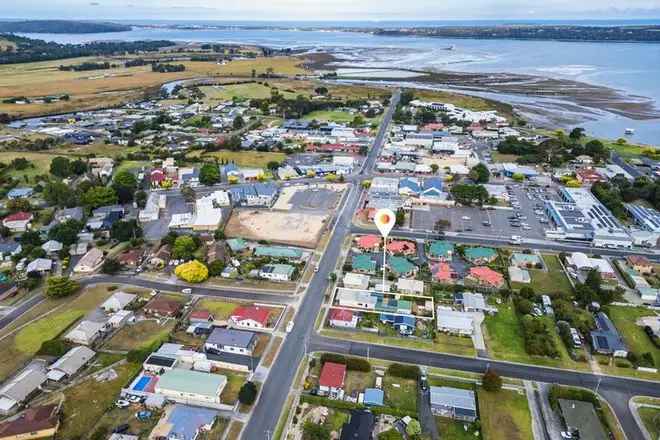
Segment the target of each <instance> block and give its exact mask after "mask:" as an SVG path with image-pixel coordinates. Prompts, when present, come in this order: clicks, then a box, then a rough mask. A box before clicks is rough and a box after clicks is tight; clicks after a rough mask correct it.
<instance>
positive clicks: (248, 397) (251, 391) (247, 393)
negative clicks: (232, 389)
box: [238, 382, 257, 405]
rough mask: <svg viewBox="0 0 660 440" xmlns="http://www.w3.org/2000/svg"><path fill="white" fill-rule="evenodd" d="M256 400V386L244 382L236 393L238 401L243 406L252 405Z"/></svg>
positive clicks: (252, 383)
mask: <svg viewBox="0 0 660 440" xmlns="http://www.w3.org/2000/svg"><path fill="white" fill-rule="evenodd" d="M256 399H257V386H256V385H255V384H254V382H245V383H244V384H243V386H242V387H241V390H240V391H239V392H238V401H239V402H241V403H242V404H243V405H252V404H253V403H254V401H255V400H256Z"/></svg>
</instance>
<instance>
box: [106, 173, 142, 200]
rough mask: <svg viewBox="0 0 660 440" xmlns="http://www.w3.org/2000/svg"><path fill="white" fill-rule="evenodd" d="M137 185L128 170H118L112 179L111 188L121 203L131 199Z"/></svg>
mask: <svg viewBox="0 0 660 440" xmlns="http://www.w3.org/2000/svg"><path fill="white" fill-rule="evenodd" d="M137 186H138V182H137V179H136V178H135V176H134V175H133V174H132V173H130V172H129V171H119V172H118V173H117V174H115V177H114V179H113V180H112V188H113V189H114V190H115V192H116V193H117V197H118V199H119V201H120V202H121V203H129V202H132V201H133V196H134V194H135V190H136V189H137Z"/></svg>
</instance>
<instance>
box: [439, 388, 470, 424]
mask: <svg viewBox="0 0 660 440" xmlns="http://www.w3.org/2000/svg"><path fill="white" fill-rule="evenodd" d="M430 394H431V397H430V399H431V412H432V413H433V414H434V415H436V416H441V417H449V418H452V419H455V420H460V421H464V422H470V423H471V422H474V421H475V420H477V401H476V399H475V395H474V391H472V390H464V389H460V388H452V387H435V386H432V387H430Z"/></svg>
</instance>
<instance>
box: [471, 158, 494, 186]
mask: <svg viewBox="0 0 660 440" xmlns="http://www.w3.org/2000/svg"><path fill="white" fill-rule="evenodd" d="M489 178H490V171H488V167H487V166H486V165H484V164H482V163H478V164H476V165H475V166H474V167H472V169H471V170H470V179H472V180H473V181H474V182H475V183H488V179H489Z"/></svg>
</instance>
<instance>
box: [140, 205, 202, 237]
mask: <svg viewBox="0 0 660 440" xmlns="http://www.w3.org/2000/svg"><path fill="white" fill-rule="evenodd" d="M184 212H192V205H191V206H188V204H187V203H186V201H185V199H184V198H183V196H182V195H170V194H168V195H167V208H166V209H161V210H160V217H159V218H158V220H155V221H153V222H148V223H144V224H143V225H142V229H143V230H144V238H145V239H146V240H148V241H153V240H159V239H161V238H163V237H164V236H166V235H167V233H168V232H169V228H168V226H169V224H170V221H171V220H172V215H173V214H183V213H184Z"/></svg>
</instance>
